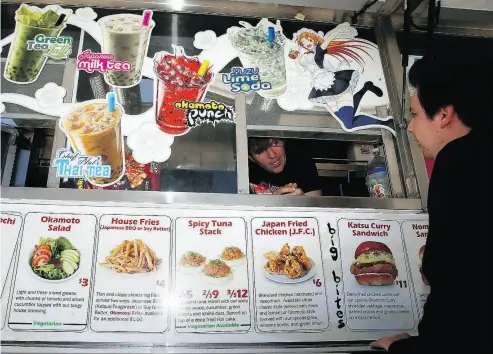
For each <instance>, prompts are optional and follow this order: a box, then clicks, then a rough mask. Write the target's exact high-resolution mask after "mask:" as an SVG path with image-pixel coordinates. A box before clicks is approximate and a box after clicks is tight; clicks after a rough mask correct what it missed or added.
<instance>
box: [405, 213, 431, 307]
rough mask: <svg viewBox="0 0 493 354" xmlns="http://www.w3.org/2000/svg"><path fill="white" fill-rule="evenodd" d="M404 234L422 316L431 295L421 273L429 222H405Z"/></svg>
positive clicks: (426, 281)
mask: <svg viewBox="0 0 493 354" xmlns="http://www.w3.org/2000/svg"><path fill="white" fill-rule="evenodd" d="M402 233H403V235H404V241H405V243H406V250H407V257H408V259H409V263H410V265H411V267H410V268H411V276H412V280H413V284H414V290H415V292H416V298H417V303H418V309H419V313H420V316H422V315H423V306H424V304H425V302H426V298H427V297H428V294H429V293H430V286H429V283H428V280H427V279H426V277H425V276H424V274H423V273H422V271H421V261H422V258H423V254H424V251H425V245H426V239H427V237H428V222H426V221H422V220H421V221H404V222H403V223H402Z"/></svg>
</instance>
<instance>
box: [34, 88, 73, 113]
mask: <svg viewBox="0 0 493 354" xmlns="http://www.w3.org/2000/svg"><path fill="white" fill-rule="evenodd" d="M66 94H67V91H66V90H65V89H64V88H63V87H61V86H58V85H57V84H55V83H54V82H48V83H47V84H46V85H44V86H43V87H42V88H40V89H39V90H37V91H36V94H35V95H34V96H35V97H36V99H37V100H38V105H39V106H40V107H41V108H53V107H58V106H60V105H61V104H62V103H63V98H64V97H65V95H66Z"/></svg>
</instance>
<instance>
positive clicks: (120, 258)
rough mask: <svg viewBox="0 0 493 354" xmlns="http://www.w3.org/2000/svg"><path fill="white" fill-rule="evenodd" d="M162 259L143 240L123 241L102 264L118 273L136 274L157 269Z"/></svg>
mask: <svg viewBox="0 0 493 354" xmlns="http://www.w3.org/2000/svg"><path fill="white" fill-rule="evenodd" d="M161 261H162V260H161V259H160V258H158V257H157V256H156V254H155V253H154V251H153V250H152V249H151V248H150V247H149V246H147V245H146V244H145V243H144V242H142V240H133V241H128V240H125V241H123V242H122V243H121V244H120V245H118V246H116V247H115V248H113V249H112V250H111V252H110V254H109V255H108V256H107V257H106V258H105V262H104V263H99V265H100V266H102V267H105V268H108V269H111V270H113V271H114V272H116V273H122V274H135V273H150V272H155V271H157V268H158V266H159V265H160V264H161Z"/></svg>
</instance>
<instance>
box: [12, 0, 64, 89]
mask: <svg viewBox="0 0 493 354" xmlns="http://www.w3.org/2000/svg"><path fill="white" fill-rule="evenodd" d="M71 12H72V11H71V10H62V9H61V8H60V7H57V6H47V7H45V8H44V9H42V10H41V9H39V8H37V7H36V6H27V5H25V4H22V5H21V7H20V8H19V9H18V10H17V11H16V12H15V21H16V24H15V32H14V40H13V41H12V43H11V45H10V51H9V56H8V58H7V63H6V64H5V71H4V77H5V79H7V80H8V81H11V82H15V83H18V84H29V83H31V82H34V81H36V79H37V78H38V76H39V74H40V73H41V70H43V67H44V65H45V63H46V60H47V59H48V58H47V57H45V56H44V55H43V51H41V50H27V41H33V40H34V38H35V37H36V36H37V35H38V34H43V35H44V36H46V37H58V35H59V34H60V32H62V30H63V29H64V28H65V24H66V22H67V19H68V15H70V13H71ZM62 14H63V17H62V18H60V16H62Z"/></svg>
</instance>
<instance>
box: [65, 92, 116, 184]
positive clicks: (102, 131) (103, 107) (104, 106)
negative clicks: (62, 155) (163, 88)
mask: <svg viewBox="0 0 493 354" xmlns="http://www.w3.org/2000/svg"><path fill="white" fill-rule="evenodd" d="M111 94H113V95H114V93H111ZM112 100H113V102H114V96H113V99H112ZM112 100H111V99H108V101H109V102H108V101H105V100H91V101H86V102H84V104H82V105H79V106H77V107H76V108H75V109H73V110H72V111H70V112H69V113H68V114H67V115H66V116H65V117H63V118H62V119H60V128H61V129H62V130H63V131H64V133H65V134H66V135H67V137H68V138H69V139H70V141H71V143H72V149H73V150H74V151H77V152H80V153H81V154H83V155H89V156H101V164H102V165H110V166H111V177H110V178H88V179H87V180H88V181H89V182H90V183H91V184H94V185H96V186H100V187H104V186H109V185H112V184H114V183H116V182H118V181H119V180H120V179H121V178H122V177H123V174H124V172H125V170H124V169H125V163H124V155H123V136H122V132H121V117H122V115H123V113H124V111H123V108H122V107H121V106H120V105H119V104H116V103H112V102H111V101H112ZM112 106H113V109H112ZM111 109H112V110H111Z"/></svg>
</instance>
